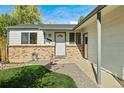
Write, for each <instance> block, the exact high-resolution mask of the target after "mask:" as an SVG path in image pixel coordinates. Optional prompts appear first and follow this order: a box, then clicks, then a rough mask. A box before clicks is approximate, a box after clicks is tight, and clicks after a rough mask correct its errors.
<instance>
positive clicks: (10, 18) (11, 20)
mask: <svg viewBox="0 0 124 93" xmlns="http://www.w3.org/2000/svg"><path fill="white" fill-rule="evenodd" d="M40 18H41V15H40V13H39V12H38V9H37V6H35V5H32V6H28V5H20V6H14V9H13V11H12V13H11V14H1V15H0V36H4V37H6V34H7V29H6V27H7V26H13V25H17V24H34V23H36V22H37V23H39V24H40V23H41V19H40Z"/></svg>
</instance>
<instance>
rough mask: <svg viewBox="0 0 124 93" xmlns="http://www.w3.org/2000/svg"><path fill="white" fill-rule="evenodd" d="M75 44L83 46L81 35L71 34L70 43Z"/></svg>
mask: <svg viewBox="0 0 124 93" xmlns="http://www.w3.org/2000/svg"><path fill="white" fill-rule="evenodd" d="M75 39H76V40H75ZM74 42H76V44H81V33H69V43H70V44H74Z"/></svg>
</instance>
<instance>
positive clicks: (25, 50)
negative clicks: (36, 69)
mask: <svg viewBox="0 0 124 93" xmlns="http://www.w3.org/2000/svg"><path fill="white" fill-rule="evenodd" d="M33 53H35V54H37V55H38V59H41V60H50V56H51V55H52V54H54V46H9V55H8V57H9V62H10V63H20V62H30V61H32V54H33Z"/></svg>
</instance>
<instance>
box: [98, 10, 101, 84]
mask: <svg viewBox="0 0 124 93" xmlns="http://www.w3.org/2000/svg"><path fill="white" fill-rule="evenodd" d="M97 83H98V84H101V12H98V13H97Z"/></svg>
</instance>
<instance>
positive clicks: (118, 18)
mask: <svg viewBox="0 0 124 93" xmlns="http://www.w3.org/2000/svg"><path fill="white" fill-rule="evenodd" d="M123 11H124V6H120V7H118V8H116V9H114V10H113V11H111V12H110V13H108V14H107V15H105V16H103V17H102V20H103V21H102V31H103V32H102V45H103V47H102V66H103V67H105V68H107V69H108V70H110V71H112V72H113V73H115V74H117V75H118V76H119V77H120V78H122V69H123V67H124V12H123Z"/></svg>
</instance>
